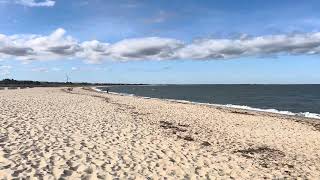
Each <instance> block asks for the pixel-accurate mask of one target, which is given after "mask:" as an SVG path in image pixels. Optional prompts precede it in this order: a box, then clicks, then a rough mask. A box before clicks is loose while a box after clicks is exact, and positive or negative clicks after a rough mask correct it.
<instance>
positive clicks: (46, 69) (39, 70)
mask: <svg viewBox="0 0 320 180" xmlns="http://www.w3.org/2000/svg"><path fill="white" fill-rule="evenodd" d="M31 71H33V72H49V69H48V68H45V67H38V68H33V69H31Z"/></svg>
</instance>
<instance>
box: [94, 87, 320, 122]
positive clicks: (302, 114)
mask: <svg viewBox="0 0 320 180" xmlns="http://www.w3.org/2000/svg"><path fill="white" fill-rule="evenodd" d="M98 88H99V87H96V86H95V87H91V89H92V90H94V91H96V92H100V93H107V92H105V91H102V90H101V89H98ZM109 94H114V95H120V96H129V97H138V98H143V99H155V100H164V101H167V102H175V103H182V104H195V105H202V106H208V107H210V106H211V107H220V108H226V109H234V110H243V111H248V112H255V113H261V114H265V113H267V114H274V115H283V116H288V117H295V118H298V119H299V118H306V119H310V120H319V121H320V114H318V113H310V112H299V113H294V112H290V111H281V110H277V109H260V108H255V107H250V106H246V105H233V104H212V103H202V102H193V101H188V100H179V99H166V98H154V97H147V96H138V95H135V94H126V93H118V92H112V91H109Z"/></svg>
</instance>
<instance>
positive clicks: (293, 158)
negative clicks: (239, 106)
mask: <svg viewBox="0 0 320 180" xmlns="http://www.w3.org/2000/svg"><path fill="white" fill-rule="evenodd" d="M286 177H287V178H289V179H292V178H293V179H296V178H301V179H319V178H320V121H318V120H311V119H302V118H297V117H290V116H282V115H275V114H268V113H258V112H253V111H252V112H250V111H244V110H236V109H227V108H219V107H209V106H204V105H195V104H183V103H175V102H168V101H165V100H156V99H143V98H138V97H129V96H120V95H113V94H106V93H99V92H94V91H92V90H85V89H82V88H75V89H73V91H67V90H66V88H30V89H17V90H1V91H0V179H13V178H39V179H59V178H62V179H80V178H81V179H112V178H120V179H146V178H149V179H165V178H168V179H263V178H266V179H277V178H286Z"/></svg>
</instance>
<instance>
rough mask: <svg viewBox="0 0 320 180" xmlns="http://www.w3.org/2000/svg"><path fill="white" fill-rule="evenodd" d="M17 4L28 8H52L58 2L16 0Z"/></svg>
mask: <svg viewBox="0 0 320 180" xmlns="http://www.w3.org/2000/svg"><path fill="white" fill-rule="evenodd" d="M15 3H16V4H20V5H23V6H28V7H52V6H54V5H55V3H56V2H55V1H53V0H41V1H36V0H15Z"/></svg>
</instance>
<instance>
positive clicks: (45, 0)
mask: <svg viewBox="0 0 320 180" xmlns="http://www.w3.org/2000/svg"><path fill="white" fill-rule="evenodd" d="M319 9H320V2H319V1H316V0H314V1H313V0H309V1H298V0H290V1H289V0H281V1H279V0H268V1H262V0H239V1H234V0H223V1H222V0H207V1H206V0H202V1H198V0H193V1H191V0H185V1H180V0H176V1H173V0H170V1H169V0H162V1H147V0H145V1H143V0H141V1H139V0H117V1H108V0H90V1H89V0H68V1H66V0H42V1H33V0H0V17H1V18H0V79H2V78H15V79H32V80H43V81H64V80H65V74H68V75H69V76H70V77H71V80H72V81H90V82H123V83H182V84H186V83H286V84H287V83H320V73H319V70H318V68H319V67H320V61H319V53H320V34H319V32H320V13H319Z"/></svg>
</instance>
